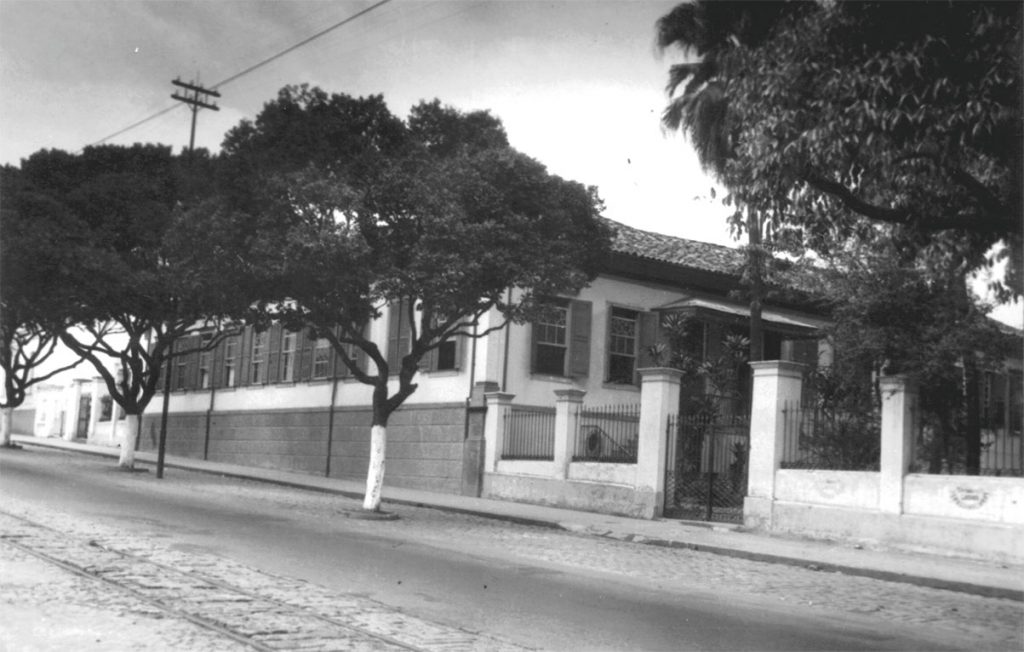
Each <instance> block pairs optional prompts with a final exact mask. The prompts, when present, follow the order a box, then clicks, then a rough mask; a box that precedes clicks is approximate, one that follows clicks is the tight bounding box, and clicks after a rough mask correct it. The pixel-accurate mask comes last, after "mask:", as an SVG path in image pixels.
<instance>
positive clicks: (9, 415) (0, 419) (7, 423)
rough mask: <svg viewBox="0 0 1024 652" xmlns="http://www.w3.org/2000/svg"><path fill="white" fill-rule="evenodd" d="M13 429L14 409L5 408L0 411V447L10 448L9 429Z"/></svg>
mask: <svg viewBox="0 0 1024 652" xmlns="http://www.w3.org/2000/svg"><path fill="white" fill-rule="evenodd" d="M13 427H14V408H12V407H5V408H3V410H0V446H3V447H4V448H10V446H11V429H12V428H13Z"/></svg>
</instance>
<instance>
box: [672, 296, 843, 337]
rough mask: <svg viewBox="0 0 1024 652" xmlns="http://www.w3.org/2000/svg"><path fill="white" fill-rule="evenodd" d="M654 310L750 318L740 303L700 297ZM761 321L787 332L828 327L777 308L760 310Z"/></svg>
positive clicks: (681, 300)
mask: <svg viewBox="0 0 1024 652" xmlns="http://www.w3.org/2000/svg"><path fill="white" fill-rule="evenodd" d="M655 310H657V311H659V312H672V311H680V312H682V311H686V310H692V311H696V310H703V311H708V312H712V313H721V314H725V315H730V316H737V317H743V318H747V319H749V318H750V306H749V305H744V304H742V303H738V302H733V301H728V300H724V299H717V298H711V297H700V296H695V295H690V296H684V297H682V298H679V299H676V300H675V301H670V302H669V303H666V304H665V305H662V306H658V307H657V308H655ZM761 319H763V320H764V321H766V322H770V323H772V324H776V325H778V326H782V327H784V328H785V329H787V330H790V329H807V330H813V331H818V330H821V329H822V328H824V327H825V326H826V325H828V321H826V320H824V319H821V318H819V317H814V316H812V315H807V314H802V313H797V312H793V311H788V310H779V309H778V308H769V307H765V308H762V309H761Z"/></svg>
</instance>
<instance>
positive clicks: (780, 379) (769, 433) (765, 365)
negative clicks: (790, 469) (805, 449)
mask: <svg viewBox="0 0 1024 652" xmlns="http://www.w3.org/2000/svg"><path fill="white" fill-rule="evenodd" d="M750 368H751V369H752V370H753V372H754V383H753V390H752V392H751V393H752V398H753V400H752V401H751V405H750V461H749V463H748V465H747V468H748V469H749V471H748V475H747V496H746V498H744V499H743V523H744V524H745V525H747V526H748V527H755V528H764V529H770V528H771V524H772V502H773V501H774V500H775V472H776V471H777V470H778V469H779V464H780V462H781V461H782V453H783V447H784V445H785V437H784V427H785V417H784V415H783V412H782V410H783V407H784V406H785V405H786V404H797V403H799V401H800V391H801V389H802V385H803V373H804V365H802V364H799V363H796V362H787V361H785V360H766V361H763V362H751V363H750Z"/></svg>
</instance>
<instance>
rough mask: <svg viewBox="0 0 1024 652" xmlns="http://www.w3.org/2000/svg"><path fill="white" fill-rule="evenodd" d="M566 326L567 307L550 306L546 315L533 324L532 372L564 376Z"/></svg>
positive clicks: (566, 346)
mask: <svg viewBox="0 0 1024 652" xmlns="http://www.w3.org/2000/svg"><path fill="white" fill-rule="evenodd" d="M568 325H569V308H568V306H552V307H551V311H550V313H549V314H548V315H545V316H544V317H543V318H541V319H540V320H538V321H537V322H535V323H534V324H533V336H534V340H535V342H536V346H535V348H534V364H533V370H534V372H536V373H539V374H551V375H553V376H564V375H566V373H565V362H566V357H567V356H566V354H567V353H568V351H569V343H568V338H567V329H568Z"/></svg>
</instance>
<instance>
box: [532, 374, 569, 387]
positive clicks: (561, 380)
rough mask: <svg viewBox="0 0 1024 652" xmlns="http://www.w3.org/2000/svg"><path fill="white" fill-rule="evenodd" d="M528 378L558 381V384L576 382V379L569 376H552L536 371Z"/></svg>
mask: <svg viewBox="0 0 1024 652" xmlns="http://www.w3.org/2000/svg"><path fill="white" fill-rule="evenodd" d="M530 380H540V381H546V382H549V383H558V384H560V385H574V384H575V383H576V379H575V378H573V377H571V376H553V375H551V374H538V373H531V374H530Z"/></svg>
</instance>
